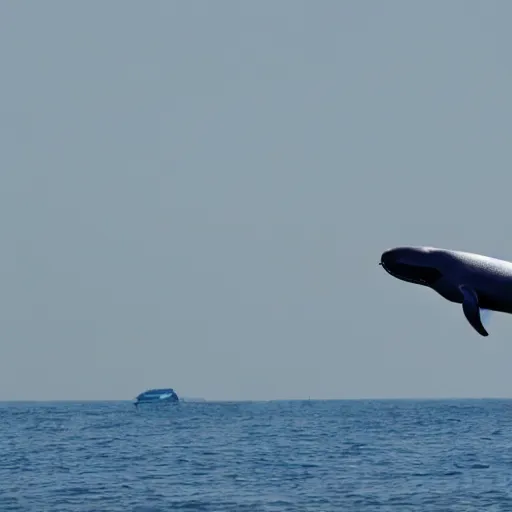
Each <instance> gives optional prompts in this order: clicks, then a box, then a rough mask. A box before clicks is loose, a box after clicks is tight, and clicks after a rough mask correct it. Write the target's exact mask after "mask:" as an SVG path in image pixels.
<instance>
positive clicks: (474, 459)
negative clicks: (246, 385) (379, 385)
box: [0, 400, 512, 512]
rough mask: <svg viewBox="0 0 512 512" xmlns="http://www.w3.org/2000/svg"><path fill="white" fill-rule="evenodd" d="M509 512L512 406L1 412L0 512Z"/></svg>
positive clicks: (45, 407)
mask: <svg viewBox="0 0 512 512" xmlns="http://www.w3.org/2000/svg"><path fill="white" fill-rule="evenodd" d="M168 510H172V511H179V510H187V511H205V512H206V511H208V512H213V511H219V512H224V511H240V512H242V511H283V512H284V511H293V512H300V511H358V512H359V511H382V512H383V511H396V510H398V511H422V512H426V511H439V512H441V511H442V512H446V511H478V512H481V511H498V510H499V511H501V510H503V511H512V401H507V400H465V401H455V400H451V401H407V400H403V401H302V402H301V401H293V402H261V403H255V402H253V403H208V402H206V403H182V404H178V405H169V406H166V407H155V406H148V407H146V408H144V407H140V408H139V410H136V409H135V408H134V406H133V405H132V404H131V403H130V402H113V403H104V402H98V403H95V402H92V403H47V404H45V403H39V404H37V403H36V404H29V403H4V404H0V511H1V512H9V511H34V512H36V511H37V512H41V511H51V512H60V511H62V512H64V511H66V512H67V511H69V512H78V511H107V512H115V511H123V512H128V511H133V512H157V511H168Z"/></svg>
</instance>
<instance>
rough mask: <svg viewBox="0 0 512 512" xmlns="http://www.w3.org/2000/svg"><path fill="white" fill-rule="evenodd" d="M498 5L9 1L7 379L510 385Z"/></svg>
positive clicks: (0, 257) (319, 388)
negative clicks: (401, 271)
mask: <svg viewBox="0 0 512 512" xmlns="http://www.w3.org/2000/svg"><path fill="white" fill-rule="evenodd" d="M511 16H512V3H510V2H509V1H507V0H503V1H492V0H487V1H486V2H480V1H475V0H452V1H450V2H410V1H407V0H401V1H398V0H389V1H387V2H379V1H377V0H374V1H369V0H367V1H364V2H362V1H355V0H352V1H344V2H341V1H339V0H322V1H321V2H320V1H315V2H313V1H303V0H280V1H279V2H277V1H275V0H260V1H258V2H256V1H253V2H238V1H235V0H232V1H226V0H218V1H217V2H207V1H206V0H204V1H190V2H178V1H171V0H162V1H159V0H153V1H152V2H135V1H132V0H123V1H121V0H117V1H111V2H102V3H101V4H100V2H66V1H63V0H61V1H55V2H35V1H27V2H17V1H14V0H9V1H7V0H6V1H4V2H1V3H0V63H1V71H2V73H1V76H2V80H1V82H0V137H1V139H0V140H1V152H0V163H1V169H0V244H1V245H0V247H1V252H0V400H60V399H66V400H68V399H69V400H110V399H123V400H125V399H126V400H130V399H132V398H133V397H134V396H135V395H136V394H138V393H140V392H141V391H143V390H145V389H147V388H151V387H173V388H174V389H175V390H176V392H177V393H178V395H180V396H193V397H203V398H206V399H208V400H267V399H294V398H308V397H311V398H312V399H313V398H318V399H338V398H339V399H344V398H400V397H409V398H414V397H420V398H426V397H489V396H494V397H506V396H512V372H511V371H510V365H511V364H512V316H511V315H503V314H497V313H496V314H494V315H493V316H492V318H491V322H490V325H489V331H490V336H489V337H488V338H482V337H480V336H479V335H478V334H476V333H475V332H474V331H473V329H472V328H471V326H470V325H469V324H468V322H467V321H466V319H465V318H464V315H463V313H462V309H461V306H460V305H457V304H452V303H449V302H447V301H445V300H444V299H442V298H441V297H440V296H439V295H437V294H436V293H435V292H434V291H432V290H429V289H426V288H423V287H420V286H414V285H411V284H408V283H404V282H401V281H398V280H395V279H393V278H391V277H390V276H389V275H387V274H386V273H385V272H384V271H383V270H382V268H381V267H379V266H378V262H379V259H380V255H381V253H382V252H383V251H384V250H385V249H387V248H389V247H393V246H397V245H431V246H436V247H444V248H449V249H459V250H466V251H471V252H477V253H482V254H487V255H490V256H496V257H500V258H504V259H510V260H512V220H511V219H512V216H511V200H510V197H511V193H510V191H511V189H512V143H511V142H512V121H511V120H512V61H511V60H510V48H511V47H512V32H511V31H510V18H511Z"/></svg>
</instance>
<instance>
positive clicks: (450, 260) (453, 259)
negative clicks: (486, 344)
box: [379, 247, 512, 336]
mask: <svg viewBox="0 0 512 512" xmlns="http://www.w3.org/2000/svg"><path fill="white" fill-rule="evenodd" d="M379 265H381V266H382V268H383V269H384V270H385V271H386V272H387V273H388V274H390V275H391V276H393V277H395V278H396V279H400V280H402V281H406V282H409V283H413V284H418V285H421V286H426V287H428V288H431V289H432V290H434V291H436V292H437V293H438V294H439V295H441V296H442V297H444V298H445V299H446V300H448V301H450V302H455V303H457V304H462V311H463V313H464V316H465V317H466V319H467V321H468V322H469V324H470V325H471V326H472V327H473V329H475V331H476V332H477V333H478V334H480V335H481V336H488V335H489V334H488V332H487V331H486V330H485V328H484V326H483V324H482V320H481V317H480V310H481V309H487V310H490V311H497V312H500V313H509V314H512V262H509V261H505V260H500V259H496V258H491V257H489V256H482V255H480V254H474V253H470V252H463V251H453V250H447V249H440V248H437V247H395V248H393V249H389V250H386V251H384V252H383V253H382V255H381V259H380V263H379Z"/></svg>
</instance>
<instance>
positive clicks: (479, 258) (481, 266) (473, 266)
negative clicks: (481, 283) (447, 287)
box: [444, 251, 512, 279]
mask: <svg viewBox="0 0 512 512" xmlns="http://www.w3.org/2000/svg"><path fill="white" fill-rule="evenodd" d="M444 252H446V253H448V254H450V256H451V257H452V258H453V259H455V260H456V261H458V262H459V263H462V264H463V265H464V266H465V267H466V268H467V269H468V270H471V271H473V272H476V273H482V274H486V275H487V276H495V277H502V278H508V279H512V262H510V261H506V260H502V259H498V258H492V257H490V256H483V255H482V254H476V253H471V252H465V251H444Z"/></svg>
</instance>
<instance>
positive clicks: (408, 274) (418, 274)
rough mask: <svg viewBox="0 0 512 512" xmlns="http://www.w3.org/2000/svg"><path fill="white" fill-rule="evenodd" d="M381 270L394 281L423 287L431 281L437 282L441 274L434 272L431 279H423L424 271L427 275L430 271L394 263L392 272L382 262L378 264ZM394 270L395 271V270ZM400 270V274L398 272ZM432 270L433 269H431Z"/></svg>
mask: <svg viewBox="0 0 512 512" xmlns="http://www.w3.org/2000/svg"><path fill="white" fill-rule="evenodd" d="M379 265H381V266H382V268H383V269H384V270H385V271H386V272H387V273H388V274H389V275H390V276H393V277H394V278H396V279H400V280H401V281H406V282H408V283H412V284H420V285H423V286H430V285H431V284H432V282H433V281H437V279H439V277H441V274H440V272H439V271H437V270H434V272H436V275H435V276H432V278H433V279H425V278H424V277H423V273H424V272H425V271H426V272H427V273H428V272H429V270H431V269H427V268H424V267H416V266H414V265H406V264H405V263H395V264H393V267H394V270H392V269H391V268H390V267H388V266H387V265H386V264H385V263H384V262H383V261H381V262H380V263H379ZM395 269H396V270H395ZM400 270H402V272H400ZM432 270H433V269H432Z"/></svg>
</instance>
